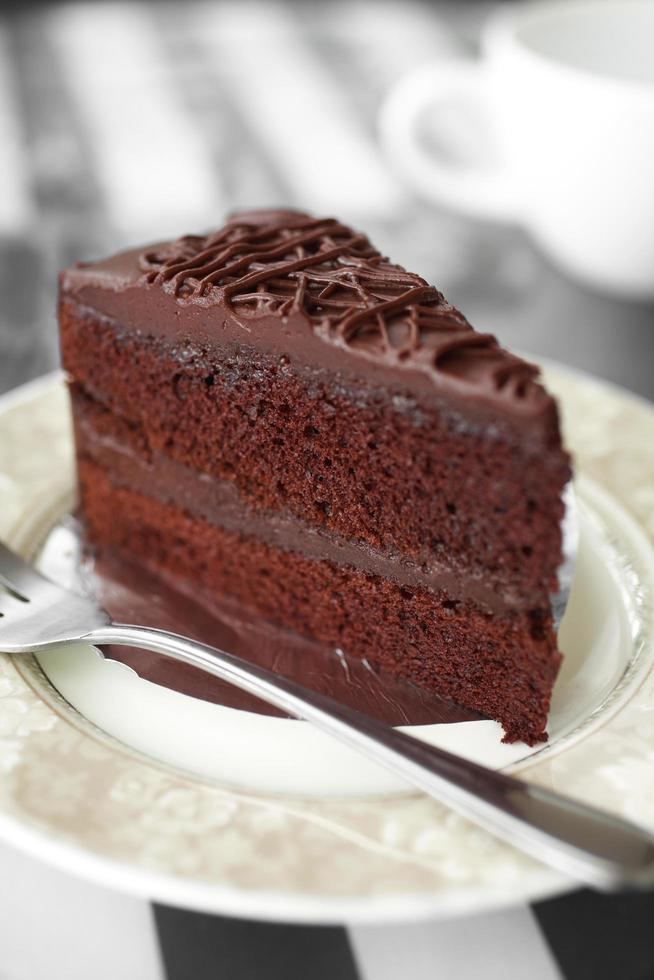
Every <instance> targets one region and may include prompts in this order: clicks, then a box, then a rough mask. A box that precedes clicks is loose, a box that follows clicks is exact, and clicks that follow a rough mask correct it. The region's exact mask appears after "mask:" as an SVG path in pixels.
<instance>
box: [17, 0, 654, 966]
mask: <svg viewBox="0 0 654 980" xmlns="http://www.w3.org/2000/svg"><path fill="white" fill-rule="evenodd" d="M492 8H493V5H492V4H489V3H460V2H450V3H444V2H441V3H436V4H428V3H419V2H400V0H395V2H385V0H349V2H348V0H339V2H337V0H332V2H326V3H322V4H319V3H306V4H299V3H298V4H293V3H290V2H287V3H283V2H273V0H259V2H252V0H241V2H237V0H218V2H216V3H206V4H202V3H188V4H184V5H175V4H172V3H159V4H141V3H131V4H128V3H111V4H97V5H92V4H88V3H78V4H69V5H58V4H50V5H45V6H41V5H39V6H34V7H32V6H13V7H10V8H7V10H6V12H5V13H2V12H0V174H1V175H2V192H1V194H0V391H4V390H8V389H10V388H13V387H15V386H16V385H18V384H20V383H21V382H23V381H26V380H29V379H30V378H33V377H36V376H38V375H40V374H42V373H44V372H46V371H49V370H51V369H53V368H54V367H56V366H57V363H58V350H57V334H56V321H55V304H56V275H57V270H58V269H60V268H62V267H63V266H65V265H67V264H69V263H70V262H72V261H74V260H77V259H83V258H86V259H89V258H93V257H97V256H100V255H104V254H108V253H110V252H112V251H114V250H115V249H118V248H120V247H125V246H128V245H130V244H138V243H141V242H144V241H152V240H156V239H157V238H161V237H165V236H175V235H177V234H179V233H180V232H187V231H191V230H201V229H202V228H203V227H206V226H208V225H212V224H213V225H217V224H219V223H220V221H221V218H222V216H223V214H224V213H225V211H226V210H233V209H237V208H239V207H248V206H252V205H256V206H265V205H279V204H285V205H290V206H297V207H307V208H309V209H311V210H313V211H316V212H327V213H336V214H338V215H339V216H340V217H343V218H344V219H346V220H351V221H352V222H353V223H355V224H357V225H359V226H362V227H364V228H365V229H366V230H367V231H368V232H369V233H370V236H371V238H372V240H373V241H374V242H375V243H376V244H377V245H378V246H379V247H380V248H381V249H382V250H383V251H385V252H387V253H388V254H390V255H391V256H392V257H393V258H395V259H396V260H398V261H401V262H402V263H403V264H404V265H406V266H407V267H408V268H411V269H414V270H416V271H418V272H420V273H421V274H423V275H424V276H425V277H426V278H427V279H429V280H431V281H433V282H435V283H436V284H437V285H438V286H439V288H440V289H441V290H442V291H443V292H444V293H445V294H446V296H447V297H448V298H449V299H450V300H451V301H452V302H453V303H455V304H456V305H457V306H459V307H460V308H461V309H463V310H464V312H465V313H466V315H467V316H468V318H469V319H470V320H471V322H472V323H473V324H474V325H475V326H476V327H477V328H478V329H480V330H484V331H490V332H492V333H495V334H496V335H497V336H498V337H499V338H500V340H501V341H502V342H504V343H506V344H507V345H509V346H512V347H514V348H517V349H520V350H522V351H528V352H530V353H531V354H533V355H534V356H535V357H544V358H552V359H555V360H557V361H560V362H562V363H564V364H568V365H574V366H576V367H579V368H582V369H583V370H586V371H589V372H591V373H593V374H596V375H598V376H601V377H603V378H606V379H609V380H611V381H613V382H616V383H618V384H621V385H624V386H626V387H627V388H630V389H631V390H632V391H634V392H637V393H638V394H640V395H643V396H645V397H649V398H652V399H654V370H653V368H654V307H653V306H652V305H648V304H643V303H636V302H626V301H621V300H618V299H616V298H613V297H610V296H606V295H600V294H598V293H595V292H592V291H590V290H588V289H586V288H584V287H582V286H580V285H579V284H577V283H575V282H572V281H571V280H570V279H568V278H567V277H566V276H564V275H562V274H561V273H560V272H559V271H558V270H557V269H556V268H555V267H554V266H553V265H552V264H551V263H550V262H549V261H548V260H546V259H545V258H544V257H543V256H542V255H541V254H539V252H538V251H537V250H536V249H535V248H534V247H533V246H532V244H531V243H530V241H529V239H528V237H527V236H526V234H525V233H524V232H523V231H521V230H520V229H517V228H509V227H499V226H496V225H491V224H483V223H480V222H475V221H472V220H467V219H464V218H462V217H461V216H459V215H456V214H454V213H451V212H447V211H445V210H442V209H436V208H434V207H432V206H430V205H428V204H425V203H424V202H423V201H420V200H418V199H416V198H415V197H413V196H412V195H411V194H410V193H409V192H408V191H407V190H406V188H404V187H403V186H402V185H401V184H400V183H399V182H398V180H397V179H396V177H395V176H394V175H393V174H392V172H391V171H390V170H389V168H388V167H387V165H386V163H385V161H384V159H383V157H382V155H381V153H380V151H379V148H378V146H377V144H376V140H375V115H376V111H377V108H378V106H379V104H380V101H381V99H382V98H383V96H384V94H385V93H386V92H387V91H388V90H389V88H390V87H391V86H392V85H393V83H394V82H395V81H396V80H397V79H398V78H400V77H401V76H402V75H403V74H404V73H405V72H406V71H408V70H410V69H411V68H412V67H414V66H415V65H417V64H419V63H422V62H424V63H427V62H432V61H436V60H439V59H445V58H451V57H474V55H475V53H476V48H477V45H478V37H479V30H480V25H481V24H482V23H483V21H484V19H485V17H486V16H487V15H488V14H489V12H490V11H491V10H492ZM244 40H246V41H247V44H243V43H242V42H243V41H244ZM282 90H283V91H284V93H285V95H284V99H280V98H278V97H277V94H278V93H279V91H282ZM307 134H309V135H307ZM334 147H338V148H339V153H338V154H337V156H338V157H339V158H340V159H341V161H342V162H341V164H340V165H336V164H335V162H334V161H335V155H334V152H333V150H334ZM339 166H340V170H339ZM0 737H1V731H0ZM0 862H1V866H2V868H3V881H5V882H11V886H12V887H11V888H2V889H0V923H2V926H0V937H1V938H0V977H2V980H5V978H7V980H33V978H39V977H41V976H46V975H48V976H49V977H50V978H52V980H58V978H59V977H61V978H64V977H65V978H66V980H72V978H75V977H77V976H79V977H82V976H84V977H89V976H91V975H92V976H93V977H94V978H95V980H101V978H102V977H104V976H107V977H109V976H111V977H126V978H130V977H138V978H143V980H148V978H150V977H153V978H154V977H161V976H164V975H166V976H168V977H170V978H173V977H183V976H188V975H191V971H193V974H194V976H195V978H196V980H202V978H203V977H209V976H218V975H220V976H225V977H232V976H234V977H236V976H239V977H295V976H298V977H299V976H305V975H311V976H312V977H322V976H325V977H327V976H330V977H335V976H338V977H342V978H348V977H350V976H351V977H355V976H361V977H364V978H368V980H383V978H386V977H388V978H391V977H393V978H395V977H398V976H400V975H403V976H405V977H406V978H407V980H419V978H422V977H427V976H429V977H435V976H439V977H450V976H455V975H456V976H457V977H461V978H463V980H465V978H467V977H472V976H477V975H478V974H479V972H481V971H482V968H483V975H484V976H485V977H486V978H491V980H492V978H494V977H497V978H500V977H511V978H512V977H521V976H527V975H528V976H530V978H532V980H549V978H555V977H560V976H565V977H575V978H576V977H589V978H591V977H592V980H598V978H600V980H601V978H602V977H607V978H613V977H615V978H616V980H618V978H619V980H630V978H632V977H633V978H634V980H636V978H640V977H644V976H646V975H647V976H650V975H652V971H654V949H652V945H651V943H650V942H649V938H648V936H649V929H648V926H647V923H648V922H651V921H652V912H653V911H654V907H653V904H652V901H651V897H649V896H648V897H647V898H646V899H637V898H629V899H600V898H597V897H596V896H592V895H590V894H589V893H587V892H577V893H576V894H574V895H572V896H569V897H567V898H565V899H562V900H559V901H558V902H550V903H542V904H541V905H539V906H537V907H536V909H529V908H518V909H515V910H510V911H508V912H503V913H501V914H497V915H494V916H484V917H478V918H476V919H475V920H463V921H461V922H457V923H453V924H448V925H443V924H440V925H439V924H434V925H432V926H429V927H425V926H415V927H414V926H402V927H396V928H394V929H384V930H375V929H353V930H348V931H347V932H345V931H344V930H333V929H329V930H321V929H306V928H301V927H275V926H261V925H259V926H257V925H254V924H251V923H244V922H239V921H238V920H228V919H217V918H215V919H210V918H209V917H203V916H195V915H192V914H189V913H181V912H178V911H176V910H171V909H165V908H157V909H154V910H152V909H151V908H150V907H149V906H148V904H147V903H145V902H139V901H137V900H135V899H127V898H125V897H123V896H119V895H115V894H113V893H110V892H105V891H104V890H103V889H100V888H98V887H97V886H94V885H89V884H82V883H79V882H75V881H73V880H72V879H69V878H67V877H66V876H65V875H64V874H62V873H61V872H55V871H53V870H51V869H48V868H44V867H41V866H40V865H38V864H37V863H36V862H34V861H33V860H32V859H30V858H29V857H25V856H22V855H19V854H16V853H14V852H13V851H9V850H8V849H7V848H6V847H5V846H3V845H0ZM82 918H83V921H84V929H83V930H80V928H79V923H80V921H81V920H82ZM472 929H474V935H475V942H474V944H471V943H470V942H469V939H468V937H469V936H470V931H471V930H472ZM98 950H103V952H102V954H101V955H99V953H98ZM218 966H221V967H222V972H220V973H216V972H215V969H217V968H218ZM648 971H650V972H648Z"/></svg>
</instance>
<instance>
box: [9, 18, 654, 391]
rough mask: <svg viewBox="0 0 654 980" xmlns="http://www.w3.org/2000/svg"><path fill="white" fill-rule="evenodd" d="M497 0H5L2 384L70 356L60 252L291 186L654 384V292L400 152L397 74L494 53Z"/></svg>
mask: <svg viewBox="0 0 654 980" xmlns="http://www.w3.org/2000/svg"><path fill="white" fill-rule="evenodd" d="M495 7H496V4H494V3H489V2H461V0H459V2H455V0H451V2H443V0H439V2H426V0H425V2H420V0H403V2H402V3H398V2H385V0H325V2H313V3H311V2H303V3H299V2H296V3H294V2H292V0H257V2H254V0H214V2H204V3H166V2H122V3H115V2H106V3H104V2H96V3H88V2H80V3H50V4H37V3H18V2H17V3H14V4H6V5H4V6H1V7H0V390H7V389H9V388H11V387H14V386H15V385H17V384H20V383H21V382H23V381H26V380H28V379H30V378H33V377H36V376H38V375H39V374H42V373H43V372H46V371H49V370H51V369H53V368H55V367H56V366H57V363H58V350H57V333H56V321H55V304H56V276H57V271H58V270H59V269H60V268H62V267H63V266H66V265H68V264H69V263H71V262H73V261H75V260H77V259H92V258H96V257H100V256H103V255H105V254H107V253H110V252H112V251H114V250H117V249H120V248H125V247H128V246H130V245H136V244H141V243H144V242H146V241H152V240H156V239H158V238H162V237H167V236H173V237H176V236H178V235H179V234H182V233H187V232H193V231H200V230H203V229H207V228H209V227H212V226H217V225H219V224H220V223H221V222H222V220H223V217H224V215H225V213H226V212H229V211H231V210H233V209H237V208H243V207H246V208H247V207H252V206H260V205H279V204H284V205H291V206H297V207H306V208H308V209H310V210H312V211H314V212H316V213H319V214H320V213H333V214H336V215H337V216H339V217H341V218H344V219H346V220H349V221H351V222H352V223H354V224H356V225H358V226H360V227H362V228H363V229H364V230H366V231H367V232H369V234H370V237H371V238H372V240H373V241H374V242H375V244H377V245H378V247H379V248H381V249H382V251H384V252H386V253H388V254H390V256H391V257H392V258H393V259H395V260H396V261H399V262H401V263H402V264H404V265H406V266H407V267H409V268H411V269H413V270H415V271H418V272H420V273H421V274H422V275H424V276H425V277H426V278H427V279H429V280H431V281H432V282H434V283H435V284H436V285H437V286H438V287H439V288H440V289H441V290H442V291H443V292H444V293H445V294H446V295H447V297H448V298H449V299H450V300H451V301H452V302H454V303H455V304H456V305H457V306H459V307H461V308H462V309H463V310H464V312H465V313H466V314H467V316H468V318H469V319H470V320H471V322H472V323H473V324H474V325H475V326H476V327H477V328H479V329H481V330H487V331H491V332H494V333H496V334H497V335H498V336H499V338H500V339H501V340H502V341H503V342H504V343H506V344H508V345H510V346H512V347H514V348H517V349H520V350H522V351H527V352H529V353H531V354H533V355H535V356H538V357H550V358H554V359H556V360H559V361H562V362H564V363H567V364H571V365H575V366H579V367H581V368H584V369H586V370H588V371H591V372H593V373H596V374H598V375H600V376H603V377H605V378H608V379H611V380H613V381H616V382H618V383H621V384H624V385H626V386H628V387H630V388H631V389H632V390H634V391H636V392H640V393H641V394H645V395H649V396H650V397H651V396H654V383H653V380H652V367H653V365H654V307H652V306H651V305H649V304H646V303H639V302H625V301H620V300H618V299H615V298H611V297H608V296H605V295H600V294H598V293H594V292H592V291H590V290H588V289H585V288H583V287H581V286H579V285H577V284H576V283H573V282H572V281H570V280H569V279H568V278H566V277H565V276H564V275H562V274H561V273H560V272H558V271H557V270H556V269H554V268H553V267H552V266H551V265H550V263H549V262H548V261H547V260H545V259H544V258H543V257H542V256H541V255H540V254H539V253H538V251H537V250H536V249H535V248H534V246H532V244H531V243H530V241H529V240H528V239H527V237H526V236H525V234H524V233H523V232H521V231H520V230H518V229H515V228H510V227H507V226H497V225H494V224H492V223H487V222H481V221H473V220H470V219H466V218H463V217H461V216H460V215H458V214H456V213H454V212H448V211H446V210H445V209H437V208H435V207H434V206H433V205H430V204H427V203H424V202H423V201H421V200H420V199H418V198H417V197H416V196H414V195H413V194H412V193H411V192H410V190H408V189H407V187H406V186H404V185H403V183H402V181H401V180H400V179H399V178H398V177H397V176H396V175H395V174H394V173H393V172H392V170H391V168H390V166H389V165H388V163H387V161H386V159H385V158H384V155H383V153H382V152H381V149H380V146H379V143H378V138H377V133H376V118H377V113H378V110H379V106H380V104H381V103H382V100H383V99H384V97H385V96H386V94H387V93H388V91H389V90H390V89H391V88H392V86H393V85H394V83H395V82H397V80H398V79H400V78H401V77H402V76H403V75H405V73H406V72H408V71H410V70H412V69H413V68H415V67H416V66H417V65H419V64H422V63H425V64H427V63H433V62H437V61H439V60H444V59H450V58H462V57H463V58H473V57H475V56H476V54H477V47H478V43H479V35H480V30H481V28H482V25H483V23H484V21H485V20H486V18H487V17H488V16H489V14H490V13H491V12H492V11H493V10H494V8H495ZM472 135H473V137H474V134H472ZM470 142H471V141H470V134H468V143H470ZM472 149H473V151H474V138H473V139H472Z"/></svg>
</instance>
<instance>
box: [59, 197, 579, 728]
mask: <svg viewBox="0 0 654 980" xmlns="http://www.w3.org/2000/svg"><path fill="white" fill-rule="evenodd" d="M60 324H61V340H62V350H63V361H64V366H65V368H66V371H67V373H68V379H69V386H70V395H71V400H72V406H73V417H74V422H75V436H76V445H77V460H78V470H79V485H80V499H81V515H82V518H83V520H84V522H85V526H86V533H87V536H88V540H89V542H90V543H91V544H92V545H93V546H95V547H96V548H99V549H111V550H112V551H113V552H117V553H119V554H120V553H122V554H125V555H129V556H130V557H131V558H138V559H139V560H141V561H142V562H144V563H146V564H147V566H148V567H149V568H150V569H155V570H157V569H158V570H160V571H162V572H164V573H166V574H171V575H174V576H178V577H181V578H182V579H183V580H185V581H186V582H187V583H190V584H192V585H193V586H194V587H197V589H198V590H200V591H201V592H203V593H205V594H207V595H211V594H213V595H221V596H228V597H230V599H231V600H233V601H234V602H236V603H238V604H239V607H240V608H242V609H244V610H245V611H246V612H247V614H248V615H251V616H253V617H260V618H262V619H264V620H268V621H270V622H273V623H275V624H277V625H279V626H281V627H283V628H286V629H288V630H291V631H293V632H295V633H298V634H301V635H303V636H307V637H310V638H312V639H315V640H317V641H319V642H320V643H322V644H328V645H330V646H332V647H334V648H335V649H338V650H342V651H344V652H345V653H346V654H348V655H350V656H352V657H357V658H365V659H366V660H367V662H368V663H369V664H370V665H371V666H372V667H373V668H374V669H376V670H379V671H381V672H386V673H387V674H390V675H393V676H395V677H402V678H406V679H408V680H410V681H412V682H415V683H416V684H418V685H422V686H424V687H425V688H427V689H429V690H431V691H433V692H436V693H437V694H439V695H443V696H445V697H447V698H450V699H452V700H453V701H455V702H456V703H458V704H461V705H463V706H465V707H467V708H470V709H474V710H476V711H479V712H481V713H483V714H484V715H486V716H488V717H490V718H494V719H497V720H498V721H500V722H501V724H502V725H503V726H504V729H505V732H506V738H507V739H508V740H510V741H513V740H516V739H523V740H525V741H526V742H529V743H534V742H536V741H538V740H541V739H543V738H544V737H545V727H546V722H547V713H548V708H549V702H550V695H551V691H552V686H553V684H554V680H555V678H556V674H557V670H558V667H559V662H560V659H561V657H560V654H559V652H558V651H557V645H556V636H555V633H554V630H553V622H552V615H551V610H550V602H549V594H550V593H551V592H552V591H555V590H556V574H557V568H558V565H559V563H560V561H561V547H562V544H561V530H560V522H561V519H562V516H563V505H562V500H561V494H562V491H563V488H564V486H565V484H566V482H567V481H568V479H569V477H570V465H569V460H568V456H567V455H566V453H565V451H564V450H563V449H562V446H561V438H560V434H559V424H558V416H557V409H556V405H555V403H554V401H553V399H552V398H551V397H550V395H549V394H548V393H547V392H546V391H545V390H544V389H543V387H542V386H541V385H540V384H539V383H538V380H537V376H538V371H537V369H536V368H535V367H533V366H532V365H530V364H528V363H526V362H525V361H523V360H521V359H520V358H518V357H516V356H514V355H513V354H510V353H508V352H507V351H505V350H503V349H502V348H501V347H500V346H499V345H498V343H497V341H496V340H495V339H494V338H493V337H492V336H490V335H488V334H480V333H476V332H475V331H474V330H473V329H472V327H471V326H470V325H469V323H468V322H467V321H466V319H465V318H464V317H463V316H462V314H461V313H459V312H458V311H457V310H456V309H454V308H453V307H452V306H451V305H450V304H449V303H447V302H446V300H445V299H444V298H443V296H442V295H441V294H440V293H439V292H438V290H437V289H435V288H434V287H433V286H430V285H428V284H427V283H426V282H425V281H424V280H423V279H421V278H420V277H419V276H417V275H413V274H411V273H408V272H406V271H405V270H404V269H403V268H401V267H400V266H398V265H394V264H392V263H391V262H389V261H388V260H387V259H385V258H384V257H383V256H382V255H380V253H379V252H378V251H377V250H376V249H375V248H374V247H373V246H372V245H371V244H370V242H369V241H368V239H367V238H366V237H365V236H364V235H362V234H360V233H358V232H356V231H353V230H352V229H350V228H348V227H346V226H345V225H343V224H341V223H340V222H339V221H337V220H335V219H332V218H325V219H316V218H313V217H310V216H308V215H306V214H300V213H297V212H287V211H284V212H275V211H263V212H252V213H244V214H237V215H235V216H234V217H232V218H231V220H230V221H229V222H228V223H227V225H226V226H225V227H224V228H221V229H220V230H219V231H217V232H213V233H211V234H208V235H198V236H186V237H184V238H180V239H179V240H177V241H173V242H169V243H164V244H159V245H153V246H151V247H149V248H145V249H137V250H134V251H130V252H124V253H121V254H119V255H116V256H115V257H113V258H110V259H108V260H106V261H102V262H97V263H82V264H79V265H77V266H75V267H73V268H71V269H69V270H67V271H66V272H64V273H63V275H62V280H61V296H60Z"/></svg>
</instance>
